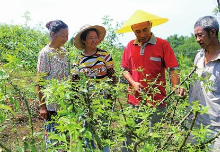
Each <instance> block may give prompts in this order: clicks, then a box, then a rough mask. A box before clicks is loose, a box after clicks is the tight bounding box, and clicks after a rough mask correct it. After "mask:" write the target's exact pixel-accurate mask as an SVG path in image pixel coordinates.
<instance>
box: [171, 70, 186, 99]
mask: <svg viewBox="0 0 220 152" xmlns="http://www.w3.org/2000/svg"><path fill="white" fill-rule="evenodd" d="M170 77H171V83H172V87H173V89H175V88H176V87H177V85H179V84H180V79H179V71H178V69H175V70H171V71H170ZM176 94H177V95H180V96H183V98H185V97H186V92H185V89H184V88H183V87H178V89H177V91H176Z"/></svg>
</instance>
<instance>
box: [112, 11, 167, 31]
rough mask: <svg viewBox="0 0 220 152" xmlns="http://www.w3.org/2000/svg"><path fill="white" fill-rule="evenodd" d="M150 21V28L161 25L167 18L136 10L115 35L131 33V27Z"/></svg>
mask: <svg viewBox="0 0 220 152" xmlns="http://www.w3.org/2000/svg"><path fill="white" fill-rule="evenodd" d="M146 21H151V22H152V27H153V26H157V25H160V24H163V23H165V22H167V21H168V19H167V18H161V17H159V16H156V15H153V14H150V13H147V12H144V11H141V10H137V11H136V12H135V13H134V14H133V15H132V16H131V17H130V18H129V19H128V20H127V21H126V22H125V23H124V25H123V26H122V28H120V29H118V30H117V31H116V33H126V32H131V31H132V29H131V26H132V25H134V24H138V23H142V22H146Z"/></svg>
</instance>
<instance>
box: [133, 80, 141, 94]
mask: <svg viewBox="0 0 220 152" xmlns="http://www.w3.org/2000/svg"><path fill="white" fill-rule="evenodd" d="M132 86H133V88H134V90H135V91H137V92H138V93H141V92H142V89H143V88H144V86H143V85H142V84H141V83H139V82H134V83H133V85H132Z"/></svg>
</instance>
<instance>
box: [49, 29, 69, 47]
mask: <svg viewBox="0 0 220 152" xmlns="http://www.w3.org/2000/svg"><path fill="white" fill-rule="evenodd" d="M68 35H69V32H68V28H64V29H60V30H59V31H58V32H57V33H56V34H54V33H53V35H52V41H53V43H54V44H56V45H57V46H58V47H61V46H63V45H64V44H65V43H66V42H67V41H68Z"/></svg>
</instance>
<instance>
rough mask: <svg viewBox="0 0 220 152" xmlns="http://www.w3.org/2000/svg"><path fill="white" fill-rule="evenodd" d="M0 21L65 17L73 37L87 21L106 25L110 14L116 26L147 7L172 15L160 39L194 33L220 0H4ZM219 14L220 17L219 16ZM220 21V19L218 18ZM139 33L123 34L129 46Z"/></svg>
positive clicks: (159, 29) (159, 33)
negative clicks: (26, 13) (202, 18)
mask: <svg viewBox="0 0 220 152" xmlns="http://www.w3.org/2000/svg"><path fill="white" fill-rule="evenodd" d="M0 2H1V3H0V4H1V9H0V14H1V15H0V23H6V24H19V25H20V24H22V25H24V24H25V21H26V20H25V18H24V17H23V16H24V14H25V12H29V13H30V14H29V16H30V18H31V20H30V21H29V22H28V25H29V26H31V27H37V25H39V24H41V25H42V27H43V30H45V31H46V27H45V24H46V23H47V22H49V21H51V20H55V19H60V20H63V21H64V22H65V23H66V24H67V25H68V26H69V37H70V38H71V37H73V36H75V34H76V32H77V31H79V29H80V27H81V26H83V25H84V24H91V25H102V21H103V20H102V18H103V17H104V16H106V15H108V16H109V17H110V18H111V19H113V25H114V24H116V23H117V22H118V23H122V22H125V21H126V20H128V19H129V18H130V16H131V15H132V14H133V13H134V12H135V11H136V10H143V11H146V12H149V13H151V14H155V15H157V16H160V17H163V18H168V19H169V21H168V22H166V23H165V24H162V25H159V26H155V27H153V28H152V32H153V33H154V34H155V35H156V36H157V37H160V38H163V39H166V38H167V37H169V36H171V35H174V34H177V35H179V36H180V35H183V36H190V35H191V34H192V33H193V26H194V23H195V22H196V20H197V19H199V18H200V17H202V16H205V15H212V16H214V14H213V10H214V8H215V7H216V6H217V0H0ZM218 18H219V17H217V19H218ZM218 21H219V19H218ZM134 38H135V35H134V34H133V33H132V32H129V33H125V34H123V36H119V41H120V42H121V43H122V44H124V45H126V44H127V43H128V42H129V41H130V40H131V39H134Z"/></svg>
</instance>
